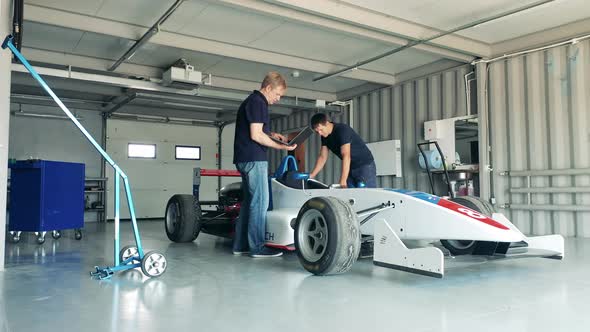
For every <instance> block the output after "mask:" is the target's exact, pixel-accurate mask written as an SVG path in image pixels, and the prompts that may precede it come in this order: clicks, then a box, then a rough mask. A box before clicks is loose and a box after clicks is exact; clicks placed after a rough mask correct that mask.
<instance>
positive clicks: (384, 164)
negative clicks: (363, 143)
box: [367, 139, 402, 177]
mask: <svg viewBox="0 0 590 332" xmlns="http://www.w3.org/2000/svg"><path fill="white" fill-rule="evenodd" d="M367 147H368V148H369V150H371V153H372V154H373V158H375V166H377V176H379V175H393V176H396V177H401V176H402V143H401V141H400V140H398V139H396V140H389V141H380V142H373V143H368V144H367Z"/></svg>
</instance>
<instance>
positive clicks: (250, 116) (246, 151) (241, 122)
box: [234, 90, 270, 164]
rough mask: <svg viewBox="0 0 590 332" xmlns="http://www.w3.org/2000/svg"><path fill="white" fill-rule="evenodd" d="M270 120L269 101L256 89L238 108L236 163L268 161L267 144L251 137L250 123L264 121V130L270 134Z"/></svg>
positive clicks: (235, 146)
mask: <svg viewBox="0 0 590 332" xmlns="http://www.w3.org/2000/svg"><path fill="white" fill-rule="evenodd" d="M269 120H270V117H269V115H268V101H267V100H266V97H264V95H263V94H262V93H261V92H260V91H258V90H254V92H252V94H250V96H248V98H246V100H244V101H243V102H242V104H241V105H240V108H239V109H238V115H237V118H236V133H235V137H234V164H237V163H243V162H249V161H267V157H266V146H264V145H260V144H258V143H256V142H255V141H253V140H252V139H251V138H250V124H251V123H262V124H263V126H262V131H263V132H264V133H266V134H268V135H270V127H269Z"/></svg>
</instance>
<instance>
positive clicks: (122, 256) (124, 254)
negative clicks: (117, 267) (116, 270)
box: [119, 245, 137, 264]
mask: <svg viewBox="0 0 590 332" xmlns="http://www.w3.org/2000/svg"><path fill="white" fill-rule="evenodd" d="M133 256H137V247H136V246H134V245H129V246H124V247H123V248H121V251H119V261H120V262H121V263H123V262H124V261H126V260H128V259H129V258H130V257H133ZM129 263H132V262H129ZM129 263H127V264H129Z"/></svg>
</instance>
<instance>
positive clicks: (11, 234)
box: [8, 231, 20, 243]
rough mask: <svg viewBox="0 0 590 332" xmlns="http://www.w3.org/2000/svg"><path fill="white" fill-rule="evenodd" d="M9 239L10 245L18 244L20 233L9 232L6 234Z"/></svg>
mask: <svg viewBox="0 0 590 332" xmlns="http://www.w3.org/2000/svg"><path fill="white" fill-rule="evenodd" d="M8 235H9V237H8V238H9V239H10V241H12V243H18V241H20V232H15V231H10V232H8Z"/></svg>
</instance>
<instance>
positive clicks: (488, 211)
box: [440, 196, 495, 256]
mask: <svg viewBox="0 0 590 332" xmlns="http://www.w3.org/2000/svg"><path fill="white" fill-rule="evenodd" d="M451 201H453V202H455V203H458V204H461V205H463V206H465V207H467V208H470V209H471V210H474V211H477V212H479V213H481V214H483V215H485V216H488V217H491V216H492V214H493V213H494V212H495V210H494V207H493V206H492V204H490V202H488V201H486V200H483V199H481V198H479V197H475V196H459V197H455V198H453V199H451ZM440 243H441V244H442V245H443V247H445V248H447V249H448V250H449V251H450V252H451V254H452V255H455V256H459V255H471V254H472V253H473V251H474V250H475V247H476V246H477V241H473V240H440Z"/></svg>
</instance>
